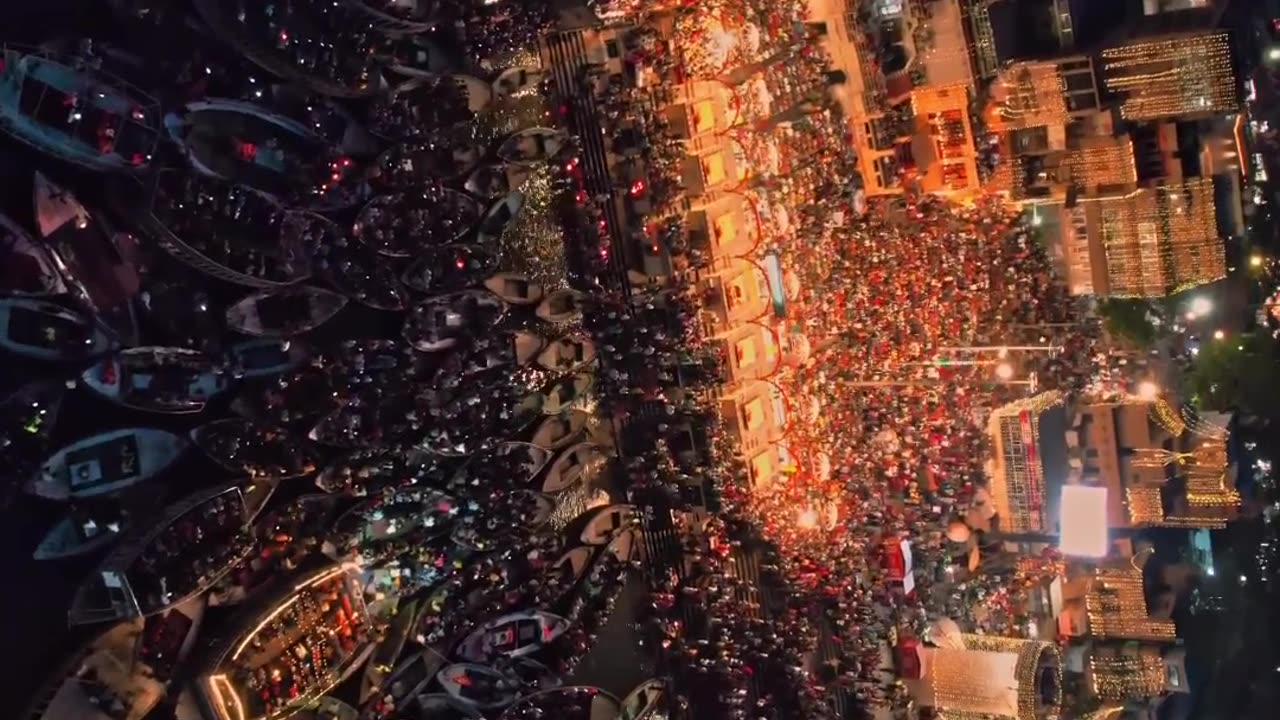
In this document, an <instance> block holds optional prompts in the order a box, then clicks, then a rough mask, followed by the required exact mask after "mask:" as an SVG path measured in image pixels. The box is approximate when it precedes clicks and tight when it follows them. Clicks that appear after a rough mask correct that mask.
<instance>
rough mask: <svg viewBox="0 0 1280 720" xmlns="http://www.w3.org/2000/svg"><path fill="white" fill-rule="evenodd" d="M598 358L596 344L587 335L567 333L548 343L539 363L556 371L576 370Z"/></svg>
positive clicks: (539, 357)
mask: <svg viewBox="0 0 1280 720" xmlns="http://www.w3.org/2000/svg"><path fill="white" fill-rule="evenodd" d="M595 359H596V344H595V343H594V342H592V341H591V339H590V338H588V337H587V336H585V335H565V336H564V337H559V338H556V339H555V340H552V341H551V342H549V343H547V346H546V348H544V349H543V350H542V352H541V353H539V354H538V364H539V365H541V366H542V367H544V368H546V369H548V370H552V371H555V372H574V371H576V370H578V369H579V368H581V367H583V366H584V365H587V364H588V363H590V362H591V361H592V360H595Z"/></svg>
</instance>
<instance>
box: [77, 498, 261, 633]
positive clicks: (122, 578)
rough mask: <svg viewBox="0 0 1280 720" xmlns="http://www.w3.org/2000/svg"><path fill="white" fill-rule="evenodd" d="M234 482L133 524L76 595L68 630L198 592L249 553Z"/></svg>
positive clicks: (150, 611)
mask: <svg viewBox="0 0 1280 720" xmlns="http://www.w3.org/2000/svg"><path fill="white" fill-rule="evenodd" d="M247 525H248V517H247V514H246V508H245V505H244V497H243V495H242V494H241V492H240V487H239V485H238V483H230V484H227V485H222V486H219V487H215V488H213V489H210V490H203V491H200V492H197V493H194V494H192V495H190V496H188V497H186V498H183V499H182V500H179V501H178V502H176V503H174V504H172V505H170V506H168V507H166V508H165V509H164V510H162V511H161V512H160V514H159V515H158V517H157V519H156V522H152V523H147V524H142V523H138V524H137V525H136V526H135V529H134V530H133V531H131V532H130V533H128V534H127V535H125V536H124V537H122V538H121V540H120V543H119V544H118V545H116V547H115V548H114V549H113V550H112V551H111V553H110V554H109V555H107V557H106V558H105V559H104V560H103V561H102V564H101V565H99V566H98V569H97V570H96V571H95V572H94V573H93V574H92V575H91V576H90V577H89V578H88V579H87V580H86V581H85V582H83V583H81V585H80V587H79V589H78V590H77V591H76V594H75V597H74V598H73V599H72V602H71V609H70V611H69V612H68V613H67V619H68V621H69V622H70V623H71V624H72V625H85V624H88V623H95V622H102V621H104V620H124V619H128V618H131V617H146V616H149V615H155V614H157V613H161V612H164V611H165V610H168V609H169V608H171V607H174V606H175V605H181V604H183V603H185V602H187V601H189V600H191V599H192V598H196V597H199V596H201V595H204V593H205V592H206V591H208V590H209V589H210V588H212V587H213V586H214V585H215V584H216V583H217V582H218V580H219V579H220V578H221V577H222V576H223V575H225V574H226V573H227V572H229V571H230V570H231V569H232V568H233V567H235V566H236V564H238V563H239V562H240V561H241V560H243V559H244V558H245V557H246V556H247V555H249V553H250V552H252V551H253V544H252V542H250V538H249V533H248V531H247Z"/></svg>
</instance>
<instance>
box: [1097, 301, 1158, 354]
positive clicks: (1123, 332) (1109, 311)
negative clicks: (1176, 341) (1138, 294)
mask: <svg viewBox="0 0 1280 720" xmlns="http://www.w3.org/2000/svg"><path fill="white" fill-rule="evenodd" d="M1098 315H1099V317H1101V318H1102V323H1103V326H1104V327H1105V328H1106V329H1107V332H1108V333H1110V334H1111V335H1112V336H1113V337H1115V338H1117V339H1119V340H1120V341H1122V342H1124V343H1127V344H1129V345H1132V346H1134V347H1137V348H1141V349H1146V348H1149V347H1151V346H1152V345H1154V344H1155V342H1156V340H1158V339H1159V335H1160V333H1159V332H1158V331H1157V329H1156V326H1155V325H1153V324H1152V323H1151V320H1152V318H1156V319H1158V318H1159V317H1160V314H1159V312H1158V311H1157V309H1156V308H1155V306H1153V305H1152V304H1151V303H1149V302H1147V301H1146V300H1137V299H1128V298H1107V299H1104V300H1102V301H1100V302H1099V303H1098Z"/></svg>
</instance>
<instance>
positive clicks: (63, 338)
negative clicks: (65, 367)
mask: <svg viewBox="0 0 1280 720" xmlns="http://www.w3.org/2000/svg"><path fill="white" fill-rule="evenodd" d="M0 329H3V333H2V334H0V349H4V350H8V351H9V352H11V353H13V354H15V355H20V356H22V357H26V358H30V359H32V360H41V361H46V362H79V361H81V360H84V359H86V358H90V357H93V356H95V355H99V354H101V353H104V352H107V351H109V350H110V349H111V338H110V337H109V336H108V335H107V333H106V332H105V331H104V330H103V329H102V327H101V326H99V325H98V324H97V323H95V322H94V321H93V320H92V319H91V318H89V317H86V316H85V315H82V314H80V313H78V312H76V311H74V310H71V309H69V308H66V307H63V306H62V305H58V304H56V303H51V302H47V301H45V300H39V299H36V298H27V297H11V298H0Z"/></svg>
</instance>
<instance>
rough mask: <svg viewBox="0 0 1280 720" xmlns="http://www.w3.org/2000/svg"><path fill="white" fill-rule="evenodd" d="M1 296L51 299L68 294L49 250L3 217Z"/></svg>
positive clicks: (0, 225)
mask: <svg viewBox="0 0 1280 720" xmlns="http://www.w3.org/2000/svg"><path fill="white" fill-rule="evenodd" d="M0 292H5V293H8V294H12V295H30V296H34V297H50V296H53V295H61V294H63V293H65V292H67V283H66V280H65V279H64V278H63V277H62V274H61V272H60V271H59V270H58V260H57V259H56V258H55V257H54V256H53V254H52V253H51V252H49V248H47V247H45V246H44V245H42V244H40V243H38V242H36V240H35V238H33V237H31V234H30V233H28V232H27V231H26V230H25V229H23V228H22V227H21V226H20V225H18V224H17V223H16V222H14V221H13V220H11V219H10V218H9V216H7V215H5V214H3V213H0Z"/></svg>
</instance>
